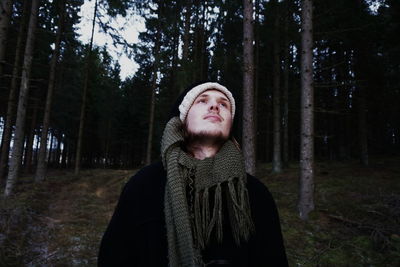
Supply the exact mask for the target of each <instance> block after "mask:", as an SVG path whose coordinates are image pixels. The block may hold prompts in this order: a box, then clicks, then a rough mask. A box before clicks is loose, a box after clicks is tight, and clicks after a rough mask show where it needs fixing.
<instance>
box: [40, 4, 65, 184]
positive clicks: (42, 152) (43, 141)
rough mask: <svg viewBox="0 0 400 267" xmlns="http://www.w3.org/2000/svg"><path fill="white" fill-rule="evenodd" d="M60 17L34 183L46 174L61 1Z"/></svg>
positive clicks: (63, 11) (63, 10)
mask: <svg viewBox="0 0 400 267" xmlns="http://www.w3.org/2000/svg"><path fill="white" fill-rule="evenodd" d="M60 12H61V14H60V17H59V20H58V25H57V34H56V41H55V46H54V51H53V55H52V57H51V60H50V73H49V82H48V88H47V98H46V106H45V110H44V118H43V126H42V133H41V138H40V149H39V155H38V164H37V167H36V174H35V181H36V182H40V181H42V180H44V178H45V173H46V150H47V135H48V130H49V124H50V113H51V104H52V101H53V91H54V86H55V76H56V67H57V62H58V58H59V54H60V46H61V35H62V32H63V30H64V25H63V24H64V13H65V2H64V1H63V0H61V2H60Z"/></svg>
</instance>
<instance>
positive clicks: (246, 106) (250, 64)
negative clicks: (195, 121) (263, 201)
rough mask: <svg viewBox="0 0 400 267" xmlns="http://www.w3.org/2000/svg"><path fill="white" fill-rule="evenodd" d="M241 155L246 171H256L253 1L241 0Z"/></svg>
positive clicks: (251, 172) (253, 172) (250, 172)
mask: <svg viewBox="0 0 400 267" xmlns="http://www.w3.org/2000/svg"><path fill="white" fill-rule="evenodd" d="M243 5H244V14H243V70H244V72H243V137H242V146H243V155H244V158H245V167H246V171H247V172H248V173H249V174H251V175H254V174H255V172H256V150H255V132H254V129H255V127H254V47H253V42H254V28H253V1H252V0H243Z"/></svg>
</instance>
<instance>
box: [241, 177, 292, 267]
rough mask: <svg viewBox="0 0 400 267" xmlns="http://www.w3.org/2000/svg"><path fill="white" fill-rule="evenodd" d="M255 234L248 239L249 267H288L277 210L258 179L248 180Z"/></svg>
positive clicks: (269, 194)
mask: <svg viewBox="0 0 400 267" xmlns="http://www.w3.org/2000/svg"><path fill="white" fill-rule="evenodd" d="M248 182H250V184H251V188H249V197H250V205H251V209H252V217H253V220H254V225H255V234H254V235H253V236H252V238H251V239H250V242H249V245H250V261H251V264H250V266H254V267H256V266H258V267H260V266H279V267H280V266H288V261H287V257H286V252H285V247H284V242H283V237H282V232H281V226H280V221H279V215H278V209H277V207H276V204H275V201H274V199H273V197H272V195H271V193H270V192H269V190H268V189H267V187H266V186H265V185H264V184H262V183H261V182H260V181H259V180H258V179H256V178H254V177H251V179H249V180H248Z"/></svg>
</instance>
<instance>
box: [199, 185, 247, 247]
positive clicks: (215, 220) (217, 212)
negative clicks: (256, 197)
mask: <svg viewBox="0 0 400 267" xmlns="http://www.w3.org/2000/svg"><path fill="white" fill-rule="evenodd" d="M227 184H228V189H229V190H228V191H229V194H227V198H228V199H227V201H228V202H231V203H232V205H231V207H232V209H231V210H232V211H231V212H229V221H230V223H231V229H232V234H233V238H234V240H235V242H236V244H238V245H239V244H240V242H241V241H243V240H244V241H247V240H248V238H249V236H250V234H251V233H252V232H253V231H254V225H253V221H252V219H251V214H250V207H249V201H248V192H247V188H246V185H245V183H244V181H243V179H231V180H229V181H228V182H227ZM235 184H236V186H235ZM213 189H214V201H213V203H210V192H209V191H210V190H213ZM211 206H213V207H212V209H213V210H212V216H210V207H211ZM194 213H195V214H194V221H195V222H194V227H193V235H194V240H195V242H196V243H197V244H198V246H199V247H200V249H204V248H205V247H206V246H207V244H208V242H209V241H210V237H211V233H212V232H213V231H215V234H216V237H217V241H218V242H222V239H223V226H222V220H223V216H222V190H221V183H218V184H217V185H216V186H215V188H205V189H204V190H201V191H196V193H195V197H194Z"/></svg>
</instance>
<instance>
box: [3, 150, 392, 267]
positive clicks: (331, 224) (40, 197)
mask: <svg viewBox="0 0 400 267" xmlns="http://www.w3.org/2000/svg"><path fill="white" fill-rule="evenodd" d="M372 162H373V165H372V166H371V167H368V168H363V167H360V166H359V165H358V163H357V162H346V163H340V162H322V163H318V164H317V165H316V172H315V173H316V194H315V202H316V210H315V211H314V212H313V213H312V214H311V216H310V220H309V221H308V222H303V221H301V220H299V218H298V216H297V212H296V201H297V184H298V181H297V179H298V169H297V166H295V165H292V167H291V168H289V169H287V170H286V171H285V172H284V173H282V174H279V175H271V174H270V170H271V166H270V165H267V164H262V165H260V166H259V169H258V177H259V178H260V179H261V180H262V181H263V182H264V183H265V184H266V185H267V186H268V187H269V189H270V191H271V192H272V194H273V195H274V197H275V200H276V202H277V205H278V208H279V211H280V216H281V222H282V230H283V235H284V238H285V244H286V249H287V254H288V258H289V263H290V265H291V266H400V227H399V225H400V183H399V179H400V168H399V167H398V166H400V159H398V158H397V159H387V158H385V159H373V160H372ZM133 173H134V171H121V170H87V171H83V172H82V173H81V174H80V175H79V176H74V175H72V174H71V173H70V172H67V171H54V172H50V173H49V175H48V177H49V178H48V179H47V181H46V182H44V183H41V184H34V183H33V182H32V177H29V176H27V177H23V178H22V179H21V183H20V184H19V186H18V192H17V193H16V195H15V196H14V197H13V198H11V199H8V200H7V201H3V202H0V266H24V265H30V266H95V265H96V257H97V251H98V245H99V242H100V239H101V236H102V234H103V232H104V230H105V227H106V225H107V223H108V221H109V219H110V217H111V215H112V212H113V210H114V207H115V204H116V202H117V200H118V197H119V194H120V192H121V189H122V186H123V185H124V184H125V182H126V181H127V180H128V179H129V177H130V176H131V175H132V174H133Z"/></svg>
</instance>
